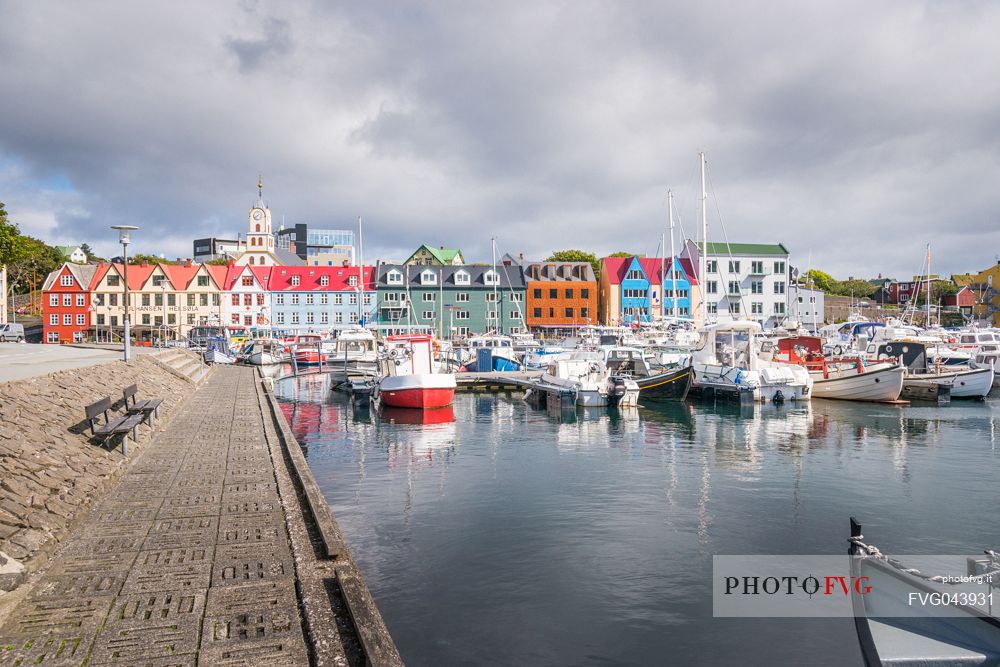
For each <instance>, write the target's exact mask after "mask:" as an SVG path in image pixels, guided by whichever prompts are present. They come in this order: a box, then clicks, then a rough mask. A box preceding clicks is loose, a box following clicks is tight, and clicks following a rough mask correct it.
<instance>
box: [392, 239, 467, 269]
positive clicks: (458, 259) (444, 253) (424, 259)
mask: <svg viewBox="0 0 1000 667" xmlns="http://www.w3.org/2000/svg"><path fill="white" fill-rule="evenodd" d="M403 264H405V265H407V266H461V265H463V264H465V258H464V257H462V251H461V250H459V249H458V248H445V247H444V246H439V247H437V248H432V247H431V246H429V245H427V244H424V245H422V246H420V247H419V248H417V249H416V250H415V251H414V252H413V254H412V255H410V258H409V259H407V260H406V261H405V262H403Z"/></svg>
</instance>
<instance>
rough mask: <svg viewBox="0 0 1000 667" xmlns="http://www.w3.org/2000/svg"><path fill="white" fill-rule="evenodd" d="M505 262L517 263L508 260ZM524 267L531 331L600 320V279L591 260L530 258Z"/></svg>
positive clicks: (528, 318)
mask: <svg viewBox="0 0 1000 667" xmlns="http://www.w3.org/2000/svg"><path fill="white" fill-rule="evenodd" d="M505 259H506V258H505ZM504 265H505V266H509V267H514V266H516V263H515V262H514V261H510V262H507V261H505V262H504ZM522 268H523V271H524V279H525V281H526V283H525V322H526V324H527V327H528V329H529V330H530V331H541V332H544V331H553V330H559V329H574V328H576V327H580V326H584V325H587V324H597V279H596V278H595V276H594V267H592V266H591V265H590V262H527V263H525V264H524V265H523V266H522Z"/></svg>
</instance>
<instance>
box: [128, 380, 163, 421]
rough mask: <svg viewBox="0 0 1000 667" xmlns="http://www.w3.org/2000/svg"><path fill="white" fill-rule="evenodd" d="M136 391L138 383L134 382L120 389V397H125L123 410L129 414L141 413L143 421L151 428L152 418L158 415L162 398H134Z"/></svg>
mask: <svg viewBox="0 0 1000 667" xmlns="http://www.w3.org/2000/svg"><path fill="white" fill-rule="evenodd" d="M138 391H139V387H138V385H134V384H133V385H129V386H128V387H125V388H124V389H123V390H122V398H123V399H125V412H127V413H128V414H130V415H142V419H143V421H145V422H146V423H147V424H149V428H153V419H154V418H155V417H159V416H160V404H161V403H163V399H161V398H147V399H146V400H143V401H139V400H136V398H135V395H136V392H138Z"/></svg>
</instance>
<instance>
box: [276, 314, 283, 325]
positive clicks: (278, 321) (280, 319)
mask: <svg viewBox="0 0 1000 667" xmlns="http://www.w3.org/2000/svg"><path fill="white" fill-rule="evenodd" d="M274 321H275V323H276V324H284V323H285V313H283V312H279V313H278V314H277V315H276V316H275V318H274Z"/></svg>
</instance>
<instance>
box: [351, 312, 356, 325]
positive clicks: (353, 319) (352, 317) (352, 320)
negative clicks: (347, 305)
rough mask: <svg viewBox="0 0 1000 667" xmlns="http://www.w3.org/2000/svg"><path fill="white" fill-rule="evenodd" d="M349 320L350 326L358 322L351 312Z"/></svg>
mask: <svg viewBox="0 0 1000 667" xmlns="http://www.w3.org/2000/svg"><path fill="white" fill-rule="evenodd" d="M350 320H351V324H355V323H357V321H358V314H357V313H353V312H352V313H351V317H350Z"/></svg>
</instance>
